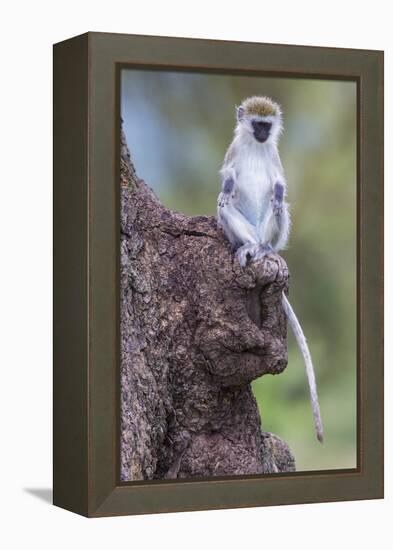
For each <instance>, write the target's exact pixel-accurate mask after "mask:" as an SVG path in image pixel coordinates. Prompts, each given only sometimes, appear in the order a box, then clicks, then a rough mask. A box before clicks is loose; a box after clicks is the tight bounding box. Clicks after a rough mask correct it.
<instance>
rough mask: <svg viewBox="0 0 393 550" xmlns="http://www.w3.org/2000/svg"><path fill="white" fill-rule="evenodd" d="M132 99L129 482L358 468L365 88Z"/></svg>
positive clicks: (291, 86)
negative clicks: (360, 108) (360, 105)
mask: <svg viewBox="0 0 393 550" xmlns="http://www.w3.org/2000/svg"><path fill="white" fill-rule="evenodd" d="M119 93H120V98H119V101H120V115H121V127H120V134H121V135H120V136H119V144H120V151H119V162H120V179H121V182H120V183H121V191H120V212H121V220H120V225H121V227H120V243H119V246H120V281H119V286H120V346H121V349H120V352H121V353H120V356H121V361H120V363H121V364H120V373H119V394H120V410H119V418H118V420H119V431H118V432H119V438H120V442H119V443H120V445H119V448H120V455H119V457H118V459H119V475H120V481H121V482H123V483H129V482H135V481H146V480H173V479H190V480H192V479H205V478H213V477H214V478H217V477H223V478H226V477H228V476H256V475H278V474H281V473H283V472H294V471H297V472H315V471H329V470H331V471H337V470H347V469H354V468H356V467H357V454H358V449H357V406H358V403H357V356H356V330H357V329H356V327H357V323H356V181H357V170H356V167H357V88H356V83H355V82H353V81H345V80H318V79H307V78H278V77H265V76H263V77H262V76H255V75H252V76H249V75H248V76H247V75H239V74H237V75H227V74H213V73H203V72H191V71H180V70H176V71H175V70H151V69H137V68H135V67H129V68H128V67H127V68H123V69H122V70H121V75H120V90H119ZM275 375H277V376H275Z"/></svg>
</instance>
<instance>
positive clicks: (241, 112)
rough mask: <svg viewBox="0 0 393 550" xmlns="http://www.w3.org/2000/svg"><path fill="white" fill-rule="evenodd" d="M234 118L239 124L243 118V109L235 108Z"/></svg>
mask: <svg viewBox="0 0 393 550" xmlns="http://www.w3.org/2000/svg"><path fill="white" fill-rule="evenodd" d="M236 117H237V120H238V121H239V122H240V121H241V119H242V118H243V117H244V107H242V106H241V105H240V107H236Z"/></svg>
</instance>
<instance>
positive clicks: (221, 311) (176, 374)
mask: <svg viewBox="0 0 393 550" xmlns="http://www.w3.org/2000/svg"><path fill="white" fill-rule="evenodd" d="M287 284H288V271H287V267H286V264H285V262H284V260H283V259H282V258H281V257H280V256H270V257H268V258H266V259H265V260H264V261H261V262H258V263H255V264H252V265H250V266H248V267H246V268H241V267H240V265H239V264H238V262H237V261H236V260H235V259H234V257H233V253H232V251H231V249H230V246H229V244H228V242H227V241H226V239H225V237H224V235H223V233H222V231H221V230H220V229H219V228H218V227H217V224H216V220H215V218H213V217H204V216H198V217H187V216H184V215H182V214H179V213H176V212H173V211H171V210H168V209H167V208H165V207H164V206H163V205H162V204H161V203H160V202H159V200H158V199H157V198H156V197H155V195H154V194H153V192H152V191H151V190H150V189H149V187H148V186H147V185H146V184H145V183H144V182H143V181H142V180H140V179H138V177H137V176H136V173H135V170H134V168H133V165H132V163H131V160H130V157H129V153H128V150H127V146H126V143H125V140H124V136H122V149H121V478H122V480H123V481H130V480H142V479H157V478H158V479H160V478H161V479H162V478H184V477H194V476H198V477H201V476H224V475H240V474H242V475H244V474H259V473H271V472H279V471H291V470H294V467H295V465H294V459H293V456H292V454H291V452H290V450H289V448H288V447H287V445H286V444H285V443H284V442H283V441H282V440H280V439H279V438H278V437H276V436H274V435H272V434H269V433H265V432H263V431H262V429H261V419H260V416H259V412H258V408H257V405H256V401H255V398H254V396H253V394H252V391H251V386H250V382H251V381H252V380H255V379H256V378H258V377H259V376H262V375H264V374H278V373H280V372H282V370H283V369H284V368H285V367H286V364H287V349H286V320H285V317H284V313H283V310H282V306H281V292H282V290H283V289H284V290H286V289H287Z"/></svg>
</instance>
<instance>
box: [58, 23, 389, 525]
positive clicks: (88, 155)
mask: <svg viewBox="0 0 393 550" xmlns="http://www.w3.org/2000/svg"><path fill="white" fill-rule="evenodd" d="M128 65H130V66H131V65H132V66H143V67H155V68H173V69H176V68H182V69H184V70H190V71H193V70H194V71H200V72H214V73H229V74H255V75H265V76H288V77H296V78H321V79H332V80H334V79H340V80H351V81H354V82H356V85H357V107H358V113H357V114H358V136H357V138H358V139H357V172H358V173H357V224H358V228H357V307H358V322H357V359H358V371H357V373H358V376H357V384H358V387H357V395H358V404H357V414H358V434H357V438H358V441H357V443H358V445H357V448H358V465H357V468H356V469H351V470H341V471H340V470H331V471H325V472H324V471H319V472H307V473H283V474H275V475H273V476H271V475H261V476H239V477H236V478H235V477H233V478H232V477H231V478H225V479H224V478H220V479H200V480H164V481H138V482H133V483H129V484H124V483H120V481H119V468H118V440H119V425H118V410H119V384H118V372H119V290H118V281H119V243H118V235H119V153H118V151H119V140H120V131H119V71H120V68H121V67H124V66H128ZM53 430H54V451H53V453H54V457H53V459H54V472H53V475H54V481H53V486H54V504H56V505H57V506H60V507H63V508H65V509H67V510H71V511H73V512H76V513H79V514H82V515H85V516H88V517H100V516H112V515H123V514H145V513H156V512H173V511H186V510H205V509H218V508H236V507H250V506H263V505H280V504H294V503H311V502H324V501H325V502H328V501H340V500H358V499H373V498H382V497H383V52H380V51H366V50H350V49H334V48H319V47H304V46H286V45H285V46H284V45H272V44H253V43H241V42H225V41H211V40H191V39H183V38H164V37H150V36H132V35H121V34H106V33H87V34H84V35H81V36H78V37H76V38H72V39H70V40H66V41H64V42H61V43H59V44H56V45H55V46H54V413H53Z"/></svg>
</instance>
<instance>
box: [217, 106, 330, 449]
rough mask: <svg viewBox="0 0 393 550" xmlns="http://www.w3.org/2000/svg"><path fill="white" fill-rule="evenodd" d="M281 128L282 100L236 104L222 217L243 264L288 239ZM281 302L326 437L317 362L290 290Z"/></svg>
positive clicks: (226, 161) (221, 197)
mask: <svg viewBox="0 0 393 550" xmlns="http://www.w3.org/2000/svg"><path fill="white" fill-rule="evenodd" d="M281 132H282V113H281V108H280V106H279V105H278V104H277V103H275V102H274V101H272V100H271V99H270V98H268V97H258V96H253V97H249V98H247V99H245V100H244V101H243V102H242V104H241V105H240V107H238V108H237V125H236V128H235V136H234V138H233V141H232V143H231V144H230V146H229V148H228V151H227V153H226V155H225V159H224V164H223V166H222V169H221V171H220V174H221V178H222V190H221V193H220V194H219V197H218V211H217V217H218V222H219V225H220V226H221V227H222V228H223V230H224V232H225V234H226V236H227V238H228V239H229V241H230V242H231V244H232V246H233V248H234V249H235V250H236V257H237V258H238V260H239V262H240V265H242V266H245V265H246V264H247V260H248V258H250V260H251V261H256V260H259V259H262V258H263V257H264V256H266V255H267V254H270V253H274V252H278V251H279V250H282V249H283V248H284V247H285V246H286V244H287V241H288V237H289V230H290V217H289V212H288V204H287V202H286V200H285V199H286V188H287V186H286V181H285V176H284V170H283V167H282V164H281V160H280V155H279V152H278V147H277V146H278V139H279V137H280V134H281ZM282 304H283V308H284V311H285V313H286V316H287V319H288V321H289V324H290V326H291V328H292V330H293V333H294V335H295V338H296V341H297V343H298V345H299V348H300V350H301V352H302V354H303V358H304V362H305V366H306V372H307V378H308V384H309V387H310V396H311V406H312V411H313V416H314V424H315V430H316V434H317V438H318V440H319V441H320V442H322V441H323V427H322V420H321V413H320V408H319V402H318V394H317V387H316V381H315V374H314V368H313V365H312V360H311V355H310V351H309V349H308V345H307V341H306V338H305V336H304V334H303V331H302V328H301V326H300V323H299V321H298V320H297V317H296V315H295V313H294V311H293V309H292V307H291V305H290V303H289V301H288V299H287V297H286V295H285V293H284V292H283V294H282Z"/></svg>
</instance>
